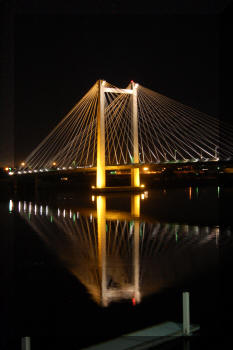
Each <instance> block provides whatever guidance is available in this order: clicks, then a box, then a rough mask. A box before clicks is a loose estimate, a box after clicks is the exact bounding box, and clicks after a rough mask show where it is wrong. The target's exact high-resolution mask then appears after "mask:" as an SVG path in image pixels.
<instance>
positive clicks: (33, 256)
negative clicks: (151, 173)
mask: <svg viewBox="0 0 233 350" xmlns="http://www.w3.org/2000/svg"><path fill="white" fill-rule="evenodd" d="M232 193H233V189H232V188H224V187H221V188H220V187H217V186H214V187H187V188H179V189H158V190H154V191H150V192H145V193H144V194H142V195H139V196H138V195H134V196H133V195H132V196H130V195H108V196H107V197H93V196H92V195H91V194H88V195H87V194H81V193H76V194H74V193H53V194H52V195H49V194H48V195H47V196H41V197H37V198H27V196H25V198H12V200H9V201H4V202H1V203H0V217H1V226H2V230H1V247H0V249H1V266H2V267H3V269H2V271H3V273H2V283H1V285H2V288H1V301H2V302H1V307H2V312H1V315H3V316H2V317H1V322H2V324H1V329H2V334H3V335H4V336H5V337H3V338H4V339H5V344H6V339H7V338H8V339H10V340H11V346H13V345H14V346H16V344H18V343H17V341H18V339H19V338H20V337H21V336H23V335H24V336H25V335H28V336H31V337H32V345H33V349H32V350H34V349H37V348H38V349H41V348H43V349H45V348H46V344H47V346H48V344H53V345H54V344H55V342H57V343H59V345H60V346H61V345H62V346H63V348H64V346H65V348H66V346H67V345H69V348H70V349H71V348H75V349H78V348H83V347H85V346H88V345H90V344H94V343H96V342H99V341H103V340H107V339H111V338H113V337H116V336H118V335H121V334H126V333H129V332H131V331H135V330H137V329H141V328H144V327H147V326H150V325H154V324H156V323H160V322H163V321H167V320H171V321H176V322H182V291H184V290H188V291H189V292H190V303H191V306H190V312H191V322H192V323H197V324H200V326H201V335H203V336H209V337H215V336H216V335H218V336H224V335H225V333H224V331H225V330H228V331H231V329H232V324H231V322H229V321H228V320H230V318H231V312H232V310H233V308H232V288H231V286H230V279H231V277H230V276H232V270H231V268H232V253H231V251H232V234H233V233H232V225H233V219H232V210H231V199H232ZM8 348H9V347H8Z"/></svg>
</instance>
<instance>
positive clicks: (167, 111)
mask: <svg viewBox="0 0 233 350" xmlns="http://www.w3.org/2000/svg"><path fill="white" fill-rule="evenodd" d="M138 115H139V147H140V153H141V157H140V160H141V162H146V163H152V162H158V163H160V162H166V161H174V162H175V161H177V160H178V161H184V162H185V161H218V160H220V159H221V160H230V158H231V157H232V156H233V127H232V126H231V125H228V124H227V123H223V122H221V125H220V122H219V120H218V119H217V118H214V117H211V116H209V115H207V114H205V113H201V112H199V111H197V110H195V109H193V108H191V107H188V106H185V105H183V104H182V103H179V102H177V101H175V100H173V99H171V98H168V97H166V96H163V95H161V94H159V93H157V92H154V91H152V90H149V89H147V88H145V87H142V86H139V88H138Z"/></svg>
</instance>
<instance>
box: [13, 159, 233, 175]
mask: <svg viewBox="0 0 233 350" xmlns="http://www.w3.org/2000/svg"><path fill="white" fill-rule="evenodd" d="M225 164H227V166H233V165H232V162H224V161H216V160H215V159H213V160H208V161H199V160H198V161H197V160H194V161H185V162H183V161H169V162H160V163H139V164H124V165H106V166H105V170H106V171H111V170H130V169H133V168H139V169H142V168H145V167H146V168H150V167H153V169H154V168H155V167H156V166H157V167H158V170H159V169H160V168H161V167H166V168H174V167H177V166H193V167H194V168H195V167H200V166H204V165H205V166H211V167H217V166H219V165H225ZM96 169H97V167H96V166H95V167H92V166H83V167H78V168H72V169H69V168H67V167H63V168H60V169H54V168H50V169H47V170H45V169H41V170H37V172H35V171H33V170H32V171H24V170H16V171H15V172H14V175H26V174H31V175H36V174H43V173H45V174H48V173H56V172H57V173H62V174H70V173H84V172H96ZM154 170H155V169H154ZM19 171H20V173H19Z"/></svg>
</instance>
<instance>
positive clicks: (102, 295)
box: [9, 195, 219, 306]
mask: <svg viewBox="0 0 233 350" xmlns="http://www.w3.org/2000/svg"><path fill="white" fill-rule="evenodd" d="M96 206H97V210H90V209H89V210H88V209H86V210H79V211H77V210H74V209H72V210H69V209H67V208H65V209H64V208H58V209H51V208H49V207H48V206H42V205H37V204H35V203H31V202H17V203H16V202H15V203H13V202H10V206H9V210H10V211H12V210H16V211H18V212H19V213H20V215H21V216H22V217H23V218H24V219H25V220H26V221H27V223H28V224H29V225H30V226H31V227H32V229H33V230H34V231H35V232H37V233H38V235H39V236H40V237H41V238H42V240H43V241H44V242H45V243H46V245H47V246H48V247H49V249H50V250H52V251H53V252H55V254H56V255H57V257H58V259H59V260H60V262H62V264H63V265H64V266H65V267H66V269H67V270H69V271H70V272H71V273H72V274H73V275H75V276H76V277H77V278H78V280H79V281H80V282H81V283H82V284H83V285H84V286H85V287H86V289H87V291H88V292H89V294H90V295H91V297H92V299H93V300H94V301H96V302H97V303H98V304H99V305H101V306H108V305H109V304H110V303H111V302H113V301H122V300H127V299H128V300H131V301H132V303H133V305H135V304H137V303H139V302H140V301H141V299H142V298H143V297H145V296H149V295H152V294H154V293H157V292H159V291H161V290H162V289H164V288H167V287H174V286H181V285H182V284H183V283H186V282H187V281H190V279H193V278H194V279H195V277H198V276H199V274H200V273H203V272H205V271H206V272H208V270H209V269H210V268H214V267H215V266H216V264H217V262H218V261H217V259H218V253H217V252H218V249H217V244H218V235H219V227H218V226H199V225H187V224H178V223H166V222H163V223H162V222H158V221H156V220H154V219H151V218H145V217H142V216H141V215H140V195H132V196H131V212H130V213H129V212H120V211H108V210H107V208H106V197H105V196H97V198H96Z"/></svg>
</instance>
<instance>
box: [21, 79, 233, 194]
mask: <svg viewBox="0 0 233 350" xmlns="http://www.w3.org/2000/svg"><path fill="white" fill-rule="evenodd" d="M220 130H221V137H220ZM232 135H233V128H232V126H230V125H227V124H226V123H223V122H222V123H221V129H220V123H219V120H218V119H217V118H214V117H211V116H209V115H207V114H205V113H202V112H199V111H197V110H195V109H193V108H191V107H187V106H185V105H183V104H181V103H179V102H177V101H175V100H173V99H171V98H168V97H165V96H163V95H161V94H159V93H157V92H154V91H152V90H149V89H147V88H145V87H143V86H141V85H139V84H136V83H134V82H133V81H131V83H130V84H129V85H128V86H127V87H126V88H125V89H120V88H117V87H115V86H113V85H111V84H109V83H108V82H106V81H103V80H98V81H97V82H96V83H95V84H94V85H93V86H92V88H91V89H90V90H89V91H88V92H87V93H86V95H85V96H84V97H83V98H82V99H81V100H80V101H79V102H78V103H77V104H76V105H75V106H74V107H73V109H72V110H71V111H70V112H69V113H68V114H67V115H66V116H65V117H64V118H63V119H62V120H61V122H60V123H59V124H58V125H57V126H56V127H55V128H54V129H53V130H52V131H51V132H50V133H49V135H48V136H47V137H46V138H45V139H44V140H43V141H42V142H41V143H40V144H39V145H38V147H36V149H34V150H33V152H31V154H30V155H29V156H28V157H27V158H26V159H25V161H24V162H23V163H22V165H21V167H20V168H19V170H18V171H16V172H14V174H19V175H20V174H30V173H40V172H49V171H68V170H69V171H72V170H73V171H78V170H79V169H82V171H87V170H90V168H91V169H92V170H95V169H96V188H97V189H105V188H106V170H109V169H111V170H113V169H131V188H140V171H139V169H140V167H141V166H145V165H147V164H167V163H189V162H212V161H214V162H218V161H220V160H221V161H222V160H223V161H229V160H232V159H233V158H232V156H233V147H232V146H233V141H232V140H233V138H232Z"/></svg>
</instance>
